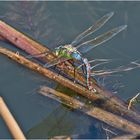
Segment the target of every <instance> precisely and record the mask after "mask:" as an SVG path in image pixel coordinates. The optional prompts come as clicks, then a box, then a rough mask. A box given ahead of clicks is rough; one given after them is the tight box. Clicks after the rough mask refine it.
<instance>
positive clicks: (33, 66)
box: [0, 47, 140, 122]
mask: <svg viewBox="0 0 140 140" xmlns="http://www.w3.org/2000/svg"><path fill="white" fill-rule="evenodd" d="M0 53H2V54H4V55H6V56H8V57H9V58H10V59H12V60H14V61H16V62H18V63H20V64H22V65H24V66H26V67H28V68H30V69H32V70H34V71H36V72H38V73H40V74H42V75H44V76H46V77H48V78H50V79H52V80H54V81H56V82H58V83H60V84H62V85H63V86H65V87H68V88H70V89H72V90H73V91H75V92H78V93H79V94H80V95H83V96H85V97H87V98H90V99H92V101H97V100H100V101H102V102H103V103H106V104H108V108H109V107H112V106H111V105H114V108H115V109H116V107H117V109H118V110H120V109H119V108H120V106H119V105H115V104H111V102H110V99H108V98H106V97H103V96H102V95H101V94H95V93H92V92H91V91H89V90H87V89H86V88H85V87H83V86H81V85H78V84H76V83H73V82H72V81H70V80H68V79H67V78H65V77H63V76H61V75H58V74H57V73H55V72H52V71H50V70H49V69H46V68H44V67H42V66H41V65H39V64H37V63H35V62H32V61H30V60H28V59H26V58H25V57H23V56H21V55H19V54H17V53H14V52H12V51H9V50H8V49H5V48H2V47H0ZM120 112H121V113H122V114H125V115H126V116H127V117H131V119H132V120H134V121H137V122H139V120H140V115H139V114H138V113H137V112H134V111H132V110H126V109H125V107H124V108H123V106H121V110H120ZM122 116H123V115H122Z"/></svg>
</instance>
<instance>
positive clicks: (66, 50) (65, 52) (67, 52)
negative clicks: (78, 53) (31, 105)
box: [55, 45, 75, 59]
mask: <svg viewBox="0 0 140 140" xmlns="http://www.w3.org/2000/svg"><path fill="white" fill-rule="evenodd" d="M74 51H75V48H74V47H72V46H71V45H65V46H59V47H58V48H56V52H55V54H56V55H57V56H59V57H64V58H68V59H73V56H72V53H73V52H74Z"/></svg>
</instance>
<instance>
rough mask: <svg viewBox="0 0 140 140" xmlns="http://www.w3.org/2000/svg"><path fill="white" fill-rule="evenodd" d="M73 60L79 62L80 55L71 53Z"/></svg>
mask: <svg viewBox="0 0 140 140" xmlns="http://www.w3.org/2000/svg"><path fill="white" fill-rule="evenodd" d="M72 56H73V58H75V59H76V60H81V55H80V54H79V53H78V52H73V53H72Z"/></svg>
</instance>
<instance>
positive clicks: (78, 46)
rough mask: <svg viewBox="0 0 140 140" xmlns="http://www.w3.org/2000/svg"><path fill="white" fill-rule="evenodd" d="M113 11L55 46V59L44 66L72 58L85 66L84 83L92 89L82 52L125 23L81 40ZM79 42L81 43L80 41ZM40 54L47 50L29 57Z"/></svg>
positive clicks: (109, 16)
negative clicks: (66, 42)
mask: <svg viewBox="0 0 140 140" xmlns="http://www.w3.org/2000/svg"><path fill="white" fill-rule="evenodd" d="M113 15H114V12H110V13H107V14H106V15H104V16H103V17H101V18H100V19H99V20H97V21H96V22H95V24H93V25H92V26H90V27H89V28H88V29H86V30H85V31H84V32H82V33H81V34H79V35H78V36H77V37H76V38H75V39H74V40H73V41H72V42H71V43H70V44H66V45H60V46H58V47H56V48H55V55H56V56H57V58H56V59H54V60H52V61H50V62H49V63H46V64H45V65H44V67H46V68H50V67H52V66H56V65H57V64H59V63H63V62H65V61H69V60H72V61H73V62H80V63H81V64H82V66H84V67H85V75H86V85H87V87H88V89H89V90H94V91H96V90H95V89H94V88H93V87H92V83H91V80H90V74H91V66H90V63H89V61H88V59H87V58H85V57H83V54H84V53H87V52H89V51H90V50H92V49H93V48H95V47H97V46H99V45H101V44H102V43H104V42H106V41H108V40H110V39H111V38H112V37H114V36H116V35H117V34H118V33H119V32H121V31H123V30H124V29H126V27H127V25H121V26H119V27H116V28H113V29H111V30H109V31H107V32H106V33H103V34H101V35H99V36H97V37H95V38H94V39H91V40H88V41H85V42H82V40H83V39H85V38H86V37H88V36H89V35H91V34H92V33H94V32H95V31H97V30H99V29H100V28H101V27H102V26H103V25H104V24H105V23H106V22H107V21H108V20H109V19H110V18H111V17H112V16H113ZM80 42H81V43H80ZM41 55H48V53H47V52H45V53H41V54H36V55H31V56H29V57H30V58H31V57H41Z"/></svg>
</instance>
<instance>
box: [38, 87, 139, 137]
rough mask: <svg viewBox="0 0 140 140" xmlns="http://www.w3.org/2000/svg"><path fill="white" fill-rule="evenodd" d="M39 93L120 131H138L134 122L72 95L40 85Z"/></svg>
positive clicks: (135, 132)
mask: <svg viewBox="0 0 140 140" xmlns="http://www.w3.org/2000/svg"><path fill="white" fill-rule="evenodd" d="M39 93H40V94H42V95H44V96H47V97H50V98H53V99H55V100H57V101H59V102H61V103H63V104H65V105H67V106H69V107H71V108H74V109H78V110H79V111H82V112H84V113H85V114H87V115H89V116H91V117H94V118H96V119H98V120H100V121H103V122H105V123H107V124H108V125H111V126H113V127H115V128H118V129H120V130H122V131H125V132H129V133H133V134H138V133H140V126H139V125H137V124H134V123H132V122H130V121H128V120H126V119H123V118H122V117H119V116H117V115H114V114H112V113H110V112H107V111H105V110H103V109H101V108H99V107H96V106H91V105H90V106H89V105H86V104H84V103H83V102H81V101H79V100H77V99H75V98H74V97H70V96H68V95H66V94H64V93H62V92H58V91H56V90H54V89H52V88H49V87H46V86H42V87H41V88H40V90H39Z"/></svg>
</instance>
